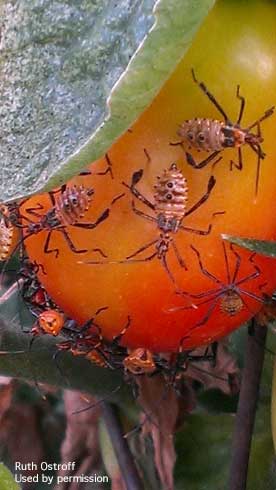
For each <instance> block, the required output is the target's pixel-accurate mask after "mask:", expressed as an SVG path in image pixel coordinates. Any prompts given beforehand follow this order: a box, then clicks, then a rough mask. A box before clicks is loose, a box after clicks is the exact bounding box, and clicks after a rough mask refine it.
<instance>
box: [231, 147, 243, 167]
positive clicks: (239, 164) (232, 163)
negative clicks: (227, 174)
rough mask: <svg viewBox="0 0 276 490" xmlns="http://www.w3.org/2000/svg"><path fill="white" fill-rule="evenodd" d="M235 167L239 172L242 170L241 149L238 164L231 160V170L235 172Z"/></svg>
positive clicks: (239, 149)
mask: <svg viewBox="0 0 276 490" xmlns="http://www.w3.org/2000/svg"><path fill="white" fill-rule="evenodd" d="M233 167H236V168H237V169H238V170H242V168H243V163H242V150H241V147H239V148H238V163H235V162H234V160H230V170H231V171H232V170H233Z"/></svg>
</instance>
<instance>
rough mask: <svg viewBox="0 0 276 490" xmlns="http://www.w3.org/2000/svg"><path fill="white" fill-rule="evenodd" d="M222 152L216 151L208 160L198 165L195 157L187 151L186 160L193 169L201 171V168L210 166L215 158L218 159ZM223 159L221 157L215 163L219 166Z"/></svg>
mask: <svg viewBox="0 0 276 490" xmlns="http://www.w3.org/2000/svg"><path fill="white" fill-rule="evenodd" d="M220 152H221V150H217V151H214V152H213V153H211V155H209V156H208V157H207V158H205V159H204V160H202V161H201V162H199V163H196V161H195V160H194V158H193V156H192V155H191V153H188V152H187V151H185V155H186V160H187V163H188V164H189V165H191V166H192V167H193V168H197V169H200V168H204V167H206V165H208V163H210V162H211V161H212V160H214V158H216V156H217V155H218V154H219V153H220ZM221 159H222V157H220V158H219V159H218V160H217V161H216V162H215V163H214V165H215V164H217V163H218V162H219V161H220V160H221Z"/></svg>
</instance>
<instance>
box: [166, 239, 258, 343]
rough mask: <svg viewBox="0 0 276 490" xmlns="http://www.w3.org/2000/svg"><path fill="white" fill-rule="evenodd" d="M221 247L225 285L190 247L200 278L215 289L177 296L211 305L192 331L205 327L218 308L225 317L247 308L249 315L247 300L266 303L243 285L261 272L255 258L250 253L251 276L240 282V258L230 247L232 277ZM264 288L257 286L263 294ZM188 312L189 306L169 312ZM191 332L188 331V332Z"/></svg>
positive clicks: (172, 309) (224, 248)
mask: <svg viewBox="0 0 276 490" xmlns="http://www.w3.org/2000/svg"><path fill="white" fill-rule="evenodd" d="M222 247H223V254H224V259H225V266H226V281H222V280H221V279H220V278H218V277H217V276H215V275H214V274H212V273H211V272H210V271H208V270H207V269H206V268H205V267H204V266H203V263H202V260H201V256H200V253H199V251H198V250H197V249H196V248H195V247H194V246H193V245H191V248H192V249H193V251H194V252H195V254H196V255H197V258H198V263H199V267H200V270H201V272H202V274H204V275H205V276H206V277H208V278H209V279H210V280H211V281H212V282H214V283H215V284H216V287H215V288H214V289H210V290H208V291H204V292H202V293H198V294H192V293H189V292H185V291H181V292H178V294H181V295H184V296H185V297H187V295H188V296H189V297H191V298H193V299H198V300H199V302H198V303H196V305H197V306H198V307H200V306H201V305H204V304H206V303H207V304H208V303H210V306H209V308H208V309H207V312H206V313H205V315H204V316H203V318H202V319H201V320H199V321H198V322H197V323H196V324H195V325H194V327H193V328H192V329H194V328H198V327H201V326H202V325H205V324H206V323H207V322H208V320H209V318H210V317H211V315H212V313H213V312H214V310H215V308H216V306H217V305H218V306H219V308H220V310H221V311H222V312H223V313H224V314H226V315H228V316H235V315H237V314H238V313H240V311H241V310H242V309H243V308H244V307H245V308H247V309H248V310H249V311H251V310H250V308H249V306H248V304H247V303H246V298H251V299H254V300H255V301H258V302H259V303H262V304H263V303H264V301H265V296H264V295H263V294H262V296H257V295H256V294H254V293H252V292H250V291H247V290H246V289H244V284H245V283H247V282H249V281H253V280H255V279H257V278H258V277H259V276H260V275H261V269H260V268H259V267H258V266H257V265H256V264H255V262H254V257H255V255H256V254H255V253H252V254H251V255H250V256H249V258H248V261H249V262H250V263H251V264H252V272H250V274H248V275H246V276H245V277H240V278H239V277H238V276H239V271H240V267H241V262H242V260H241V256H240V255H239V254H238V252H237V251H236V250H235V249H234V246H233V244H230V245H229V249H230V251H231V252H232V254H233V255H234V256H235V259H236V260H235V266H234V269H233V272H232V274H231V271H230V265H229V259H228V255H227V250H226V245H225V243H224V242H222ZM265 284H266V283H264V284H260V285H259V286H258V288H259V290H260V291H262V288H263V287H264V286H265ZM188 308H190V306H179V307H176V308H171V309H170V311H178V310H186V309H188ZM192 329H190V331H191V330H192ZM185 338H187V337H184V338H183V339H182V341H181V342H183V341H184V340H185Z"/></svg>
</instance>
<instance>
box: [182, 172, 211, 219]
mask: <svg viewBox="0 0 276 490" xmlns="http://www.w3.org/2000/svg"><path fill="white" fill-rule="evenodd" d="M215 184H216V179H215V177H214V176H213V175H211V177H210V179H209V181H208V185H207V191H206V192H205V194H204V195H203V196H202V197H201V198H200V199H199V201H198V202H196V203H195V204H194V205H193V206H192V207H191V208H190V209H189V210H188V211H186V213H185V216H184V217H186V216H189V214H191V213H193V212H194V211H195V210H196V209H198V208H199V207H200V206H202V204H204V203H205V201H207V199H208V198H209V196H210V194H211V192H212V189H213V188H214V186H215Z"/></svg>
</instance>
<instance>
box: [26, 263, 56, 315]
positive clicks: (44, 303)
mask: <svg viewBox="0 0 276 490" xmlns="http://www.w3.org/2000/svg"><path fill="white" fill-rule="evenodd" d="M39 272H41V273H42V274H46V272H45V270H44V268H43V266H42V264H38V263H37V262H36V261H34V262H31V261H30V260H29V258H28V257H26V256H25V257H22V258H21V266H20V269H19V271H18V277H19V284H20V290H21V296H22V299H23V301H24V303H25V304H26V305H27V307H28V308H29V309H30V311H32V309H33V308H38V309H39V311H41V310H44V309H45V308H54V307H55V305H54V303H53V301H52V300H51V298H50V296H49V295H48V293H47V291H46V289H45V288H44V287H43V286H42V284H41V283H40V281H39V279H38V277H37V274H38V273H39Z"/></svg>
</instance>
